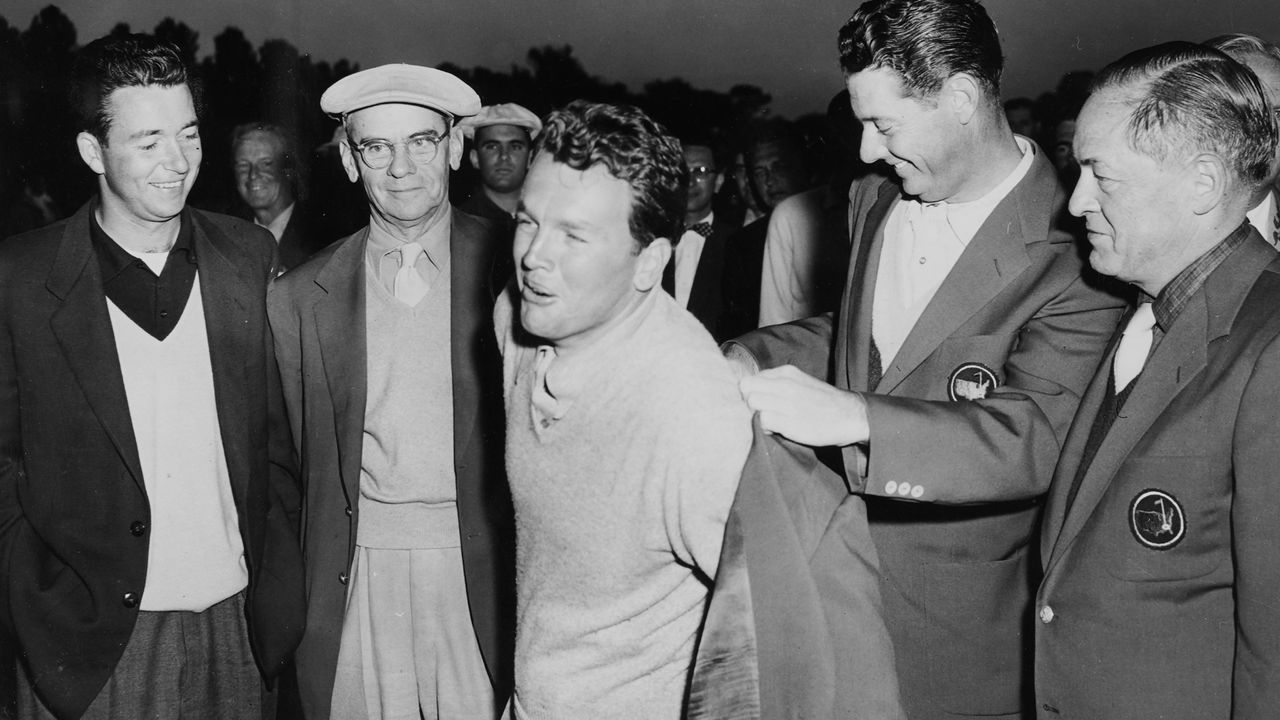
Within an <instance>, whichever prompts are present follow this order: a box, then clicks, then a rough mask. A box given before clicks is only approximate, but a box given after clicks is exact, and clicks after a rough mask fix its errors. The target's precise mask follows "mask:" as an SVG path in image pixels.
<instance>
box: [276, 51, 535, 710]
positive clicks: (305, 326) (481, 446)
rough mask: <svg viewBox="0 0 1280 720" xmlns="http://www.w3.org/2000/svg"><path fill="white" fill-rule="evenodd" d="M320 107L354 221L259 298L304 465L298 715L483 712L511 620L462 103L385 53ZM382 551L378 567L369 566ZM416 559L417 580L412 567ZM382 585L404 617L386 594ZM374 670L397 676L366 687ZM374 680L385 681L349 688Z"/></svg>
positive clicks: (492, 694) (491, 699)
mask: <svg viewBox="0 0 1280 720" xmlns="http://www.w3.org/2000/svg"><path fill="white" fill-rule="evenodd" d="M321 107H322V108H323V109H324V110H325V111H326V112H328V113H329V114H331V115H334V116H337V117H340V118H341V119H342V121H343V123H344V126H345V127H346V138H345V139H344V140H343V141H342V145H341V152H342V158H343V164H344V166H345V168H346V170H347V174H348V177H349V178H350V179H351V180H352V181H353V182H356V181H360V182H363V184H364V187H365V191H366V193H367V194H368V196H369V208H370V225H369V226H368V227H367V228H365V229H364V230H361V231H359V232H357V233H355V234H354V235H351V236H350V237H347V238H345V239H343V240H341V241H339V242H338V243H335V244H334V245H333V246H331V247H329V248H327V249H325V250H324V251H322V252H320V253H319V254H317V255H316V256H315V257H313V258H312V259H311V260H310V261H308V262H306V263H304V264H303V265H302V266H300V267H298V268H295V269H294V270H292V271H290V272H289V273H287V274H285V275H283V276H281V277H280V278H279V279H278V280H277V281H276V282H275V284H274V285H273V286H272V288H271V293H270V297H269V306H270V315H271V324H272V328H273V330H274V333H275V341H276V351H277V355H278V357H279V361H280V367H281V374H282V377H283V379H284V387H285V396H286V401H287V404H288V409H289V420H290V423H291V424H292V427H293V431H294V437H295V438H296V440H297V443H298V448H299V452H300V454H301V462H302V472H303V476H304V477H305V478H306V479H307V482H306V505H305V507H306V517H305V524H304V528H305V529H304V532H303V538H302V542H303V549H304V552H305V556H306V563H307V565H306V568H307V587H308V598H309V602H308V608H307V617H308V632H307V634H306V636H305V637H304V638H303V641H302V644H301V646H300V647H299V650H298V657H297V667H298V685H299V690H300V692H301V697H302V704H303V708H304V710H305V712H306V716H307V717H308V718H309V719H311V720H316V719H320V720H323V719H324V718H328V717H333V718H335V719H336V718H343V720H345V719H346V718H353V717H366V716H367V717H380V716H381V715H382V714H384V713H390V712H392V709H393V708H399V710H396V712H404V713H409V714H413V715H415V716H416V715H417V713H418V712H419V709H421V711H422V712H423V713H424V716H425V717H427V718H435V717H437V716H439V717H442V718H448V717H479V716H481V715H488V716H493V715H495V714H496V712H497V711H498V710H500V709H501V707H502V704H503V703H504V702H505V701H506V697H507V694H508V693H509V692H510V687H511V663H512V658H511V655H512V644H513V642H514V621H515V618H514V578H513V572H514V567H513V556H514V546H513V538H512V530H511V523H512V517H511V508H510V493H509V491H508V490H507V485H506V480H505V475H504V473H503V455H502V451H503V423H504V418H503V415H502V385H501V381H502V368H501V364H500V359H499V356H498V352H497V347H496V341H495V336H494V333H493V330H492V319H491V308H492V303H493V296H492V295H491V294H490V291H489V283H488V282H487V273H488V271H489V268H490V266H491V263H492V260H493V252H494V248H495V245H496V242H497V240H496V238H494V237H493V236H492V234H491V228H490V226H489V225H488V224H486V223H484V222H483V221H480V220H477V219H476V218H474V217H472V216H470V215H467V214H465V213H462V212H458V211H455V210H453V209H452V208H450V206H449V204H448V200H447V198H448V192H447V190H448V187H447V183H448V177H449V175H448V170H449V166H450V165H453V167H455V168H456V167H457V163H458V160H459V159H460V157H461V156H460V153H461V150H462V137H461V133H460V131H459V130H458V128H457V126H456V120H457V119H458V118H459V117H464V116H467V115H470V114H473V113H475V112H476V111H477V110H479V107H480V103H479V98H478V97H477V96H476V95H475V92H474V91H472V90H471V88H470V87H467V86H466V85H465V84H463V83H462V82H461V81H460V80H458V79H457V78H455V77H453V76H452V75H449V74H447V73H443V72H441V71H437V70H433V69H430V68H421V67H415V66H408V65H388V66H381V67H378V68H373V69H370V70H367V71H363V72H361V73H356V74H354V75H351V76H348V77H347V78H345V79H344V80H342V81H339V82H338V83H336V84H334V85H333V86H332V87H330V88H329V89H328V90H327V91H326V92H325V94H324V96H323V97H322V98H321ZM411 245H412V246H415V248H410V246H411ZM417 247H420V248H421V250H419V251H418V253H417V254H418V255H419V257H418V258H417V260H416V261H415V260H413V259H411V255H410V251H411V250H414V249H416V248H417ZM411 274H412V276H411ZM414 286H417V287H418V291H417V292H416V293H413V290H414ZM406 291H407V292H408V293H412V294H406ZM397 554H399V555H405V556H406V559H405V560H404V561H403V562H401V561H400V560H397V559H396V558H395V557H394V556H395V555H397ZM388 558H390V559H389V560H388ZM383 562H392V563H393V564H394V565H393V567H392V569H391V570H390V571H386V569H385V568H386V566H383V568H384V569H383V571H382V572H379V573H378V574H377V575H374V574H373V573H372V572H371V570H376V568H377V567H378V566H379V564H380V563H383ZM395 563H399V564H395ZM441 568H443V569H441ZM424 572H425V573H426V576H427V577H431V578H432V582H430V583H427V584H426V587H425V588H424V587H421V586H419V584H415V583H414V582H413V579H414V577H418V576H421V575H422V574H423V573H424ZM349 585H350V586H349ZM399 593H407V594H408V595H409V596H410V597H412V607H413V611H412V612H400V611H399V610H397V609H396V608H394V607H391V606H390V605H389V604H388V603H389V600H390V598H391V597H392V596H393V595H396V594H399ZM388 622H391V623H396V624H395V625H394V626H391V627H392V629H390V631H386V630H381V631H380V630H378V628H380V627H384V625H383V624H384V623H388ZM366 628H373V631H372V632H368V633H366V632H364V630H365V629H366ZM442 628H443V629H442ZM445 631H447V632H445ZM423 656H429V657H438V659H437V660H436V665H435V667H430V666H424V665H422V664H421V663H419V662H417V661H416V660H415V658H420V657H423ZM365 657H372V658H374V660H373V661H372V662H369V661H366V659H365ZM392 672H394V673H401V674H402V675H403V674H407V675H408V679H401V680H397V681H396V682H382V680H384V679H385V677H386V676H385V675H382V674H381V673H392ZM375 685H377V686H378V687H379V688H380V689H382V690H384V692H380V693H378V692H370V693H366V688H370V687H373V686H375ZM433 694H434V695H435V697H432V695H433ZM437 713H438V715H437Z"/></svg>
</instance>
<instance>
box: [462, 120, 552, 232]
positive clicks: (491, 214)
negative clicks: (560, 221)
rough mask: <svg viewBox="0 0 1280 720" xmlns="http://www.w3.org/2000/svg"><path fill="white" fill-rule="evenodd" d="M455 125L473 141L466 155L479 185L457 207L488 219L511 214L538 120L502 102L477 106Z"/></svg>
mask: <svg viewBox="0 0 1280 720" xmlns="http://www.w3.org/2000/svg"><path fill="white" fill-rule="evenodd" d="M459 126H460V127H461V128H462V132H463V133H465V134H466V136H467V139H468V140H471V141H472V142H473V143H474V146H473V147H472V149H471V152H470V153H469V157H470V159H471V164H472V165H473V166H475V168H476V169H477V170H479V171H480V187H479V188H478V189H477V190H476V192H474V193H472V195H471V197H470V198H468V199H467V201H466V202H465V203H463V204H462V205H460V206H459V207H460V208H461V209H462V210H465V211H467V212H469V213H471V214H472V215H476V216H479V217H483V218H489V219H491V220H500V219H503V218H504V217H505V218H506V219H510V218H513V217H515V214H516V207H517V206H518V205H519V204H520V188H522V187H524V176H525V175H526V174H527V173H528V172H529V152H530V150H532V145H533V139H534V138H536V137H538V133H539V132H541V131H542V121H541V120H539V119H538V116H537V115H534V114H533V113H531V112H529V111H528V110H527V109H525V108H524V107H522V106H520V105H516V104H515V103H502V104H500V105H486V106H484V107H483V108H480V112H479V113H478V114H476V115H474V116H472V117H469V118H467V119H465V120H463V121H462V122H461V123H459Z"/></svg>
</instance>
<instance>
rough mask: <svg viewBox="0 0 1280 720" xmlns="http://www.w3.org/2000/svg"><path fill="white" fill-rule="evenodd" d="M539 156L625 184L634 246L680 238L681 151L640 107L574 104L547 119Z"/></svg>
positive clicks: (683, 191) (683, 181)
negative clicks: (602, 171) (596, 170)
mask: <svg viewBox="0 0 1280 720" xmlns="http://www.w3.org/2000/svg"><path fill="white" fill-rule="evenodd" d="M543 153H547V154H548V155H549V156H550V157H551V159H552V160H554V161H556V162H558V163H563V164H565V165H568V166H569V167H571V168H573V169H574V170H578V171H580V172H585V171H586V170H588V169H590V168H591V167H593V166H595V165H603V166H604V167H605V168H606V169H607V170H608V171H609V174H610V175H612V176H614V177H616V178H618V179H619V180H623V181H625V182H626V183H627V184H628V185H630V186H631V194H632V197H633V200H632V203H631V214H630V218H629V219H628V225H629V226H630V228H631V236H632V237H633V238H635V240H636V243H637V244H638V245H639V247H641V248H644V247H648V246H649V244H650V243H652V242H653V241H654V239H655V238H660V237H663V238H668V239H670V240H672V241H673V242H674V240H675V239H676V238H678V237H679V236H680V234H679V230H680V223H681V221H682V220H683V219H684V210H685V196H686V195H687V185H688V181H689V177H688V176H689V171H688V170H687V169H685V166H684V153H683V152H682V151H681V149H680V141H679V140H677V139H675V138H674V137H672V136H671V135H670V134H669V133H667V131H666V128H664V127H662V126H661V125H659V124H658V123H656V122H654V121H653V120H652V119H650V118H649V116H648V115H646V114H644V112H643V111H641V110H640V109H639V108H635V107H632V106H630V105H605V104H600V103H591V102H587V101H585V100H574V101H573V102H571V103H569V104H568V105H566V106H565V107H564V108H563V109H561V110H556V111H555V112H553V113H551V115H550V116H549V117H548V118H547V121H546V123H545V124H544V126H543V129H542V133H540V134H539V135H538V147H537V151H536V154H535V156H534V157H535V158H537V157H541V156H542V154H543Z"/></svg>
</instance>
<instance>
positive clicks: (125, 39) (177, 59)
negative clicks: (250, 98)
mask: <svg viewBox="0 0 1280 720" xmlns="http://www.w3.org/2000/svg"><path fill="white" fill-rule="evenodd" d="M148 85H158V86H160V87H178V86H180V85H186V86H187V87H188V89H190V90H191V99H192V102H193V103H194V104H195V108H196V116H197V117H199V116H200V110H201V102H200V101H201V93H200V85H199V83H198V82H197V81H196V78H195V77H194V76H192V75H191V73H190V72H188V70H187V67H186V65H185V64H184V63H183V62H182V57H181V56H180V55H179V54H178V50H177V48H175V47H174V46H173V45H171V44H169V43H166V42H162V41H160V40H157V39H156V38H154V37H152V36H150V35H107V36H105V37H101V38H98V39H97V40H94V41H93V42H91V43H89V44H88V45H85V46H84V47H83V48H81V49H80V51H79V52H78V53H76V57H75V62H74V64H73V65H72V69H71V84H70V87H69V98H70V101H71V109H72V112H73V114H74V119H75V122H76V130H77V132H88V133H90V134H92V135H93V136H94V137H96V138H98V141H99V142H101V143H102V144H103V145H106V144H107V131H108V130H110V128H111V113H110V112H109V110H108V107H107V100H108V99H109V98H110V97H111V93H113V92H115V91H116V90H119V89H120V88H126V87H146V86H148Z"/></svg>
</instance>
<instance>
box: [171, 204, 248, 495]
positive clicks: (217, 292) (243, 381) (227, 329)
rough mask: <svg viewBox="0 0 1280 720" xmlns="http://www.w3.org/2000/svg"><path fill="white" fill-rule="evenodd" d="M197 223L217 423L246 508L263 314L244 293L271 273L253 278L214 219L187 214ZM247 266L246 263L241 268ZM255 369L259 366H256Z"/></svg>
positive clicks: (234, 483)
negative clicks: (251, 362) (253, 361)
mask: <svg viewBox="0 0 1280 720" xmlns="http://www.w3.org/2000/svg"><path fill="white" fill-rule="evenodd" d="M185 217H186V218H187V219H188V220H190V221H191V222H192V225H193V231H194V232H193V233H192V238H191V242H192V246H193V248H194V250H195V253H196V262H197V266H198V267H199V277H200V294H201V296H202V297H203V309H204V324H205V333H206V334H207V335H208V338H209V359H210V363H211V364H212V367H213V388H214V397H215V399H216V403H217V408H218V426H219V430H220V431H221V434H222V445H223V452H224V454H225V456H226V460H227V470H228V472H229V473H230V475H231V488H232V490H233V491H234V492H235V495H236V500H237V501H238V502H239V503H240V506H241V507H244V505H243V503H244V501H245V494H246V493H247V491H248V488H249V476H250V474H251V467H250V465H251V456H252V453H251V451H250V448H251V447H252V446H253V439H252V438H251V437H250V436H249V433H250V432H251V430H250V428H251V427H252V426H253V424H252V423H251V422H250V417H249V408H250V407H251V406H252V405H253V403H254V402H255V398H253V397H251V394H252V393H254V392H261V391H263V385H262V383H261V382H254V381H253V378H252V377H250V376H249V375H248V371H249V370H250V365H249V363H248V362H247V358H253V357H258V356H260V355H261V354H262V352H263V349H262V347H259V345H260V344H261V342H262V338H261V336H260V335H258V334H257V331H259V330H260V329H261V324H262V318H260V317H251V313H252V309H251V307H250V305H249V304H248V303H247V302H246V301H245V298H252V297H256V296H261V295H262V294H263V292H264V288H265V287H266V284H267V278H266V277H265V276H264V277H260V278H254V277H251V276H250V275H246V274H245V273H248V272H250V271H249V270H248V266H250V265H251V263H240V264H236V263H235V262H234V261H233V259H232V258H234V257H235V254H236V252H238V248H237V247H236V246H235V244H234V243H232V242H231V240H230V239H229V238H227V237H226V236H225V235H224V234H222V232H221V231H220V230H219V229H218V228H217V227H216V226H214V225H213V224H212V223H209V222H205V221H204V220H203V219H202V218H199V217H198V216H197V215H196V214H195V213H194V212H188V213H187V214H186V216H185ZM242 266H244V267H242ZM254 367H255V368H256V365H255V366H254Z"/></svg>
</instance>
